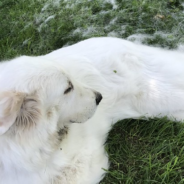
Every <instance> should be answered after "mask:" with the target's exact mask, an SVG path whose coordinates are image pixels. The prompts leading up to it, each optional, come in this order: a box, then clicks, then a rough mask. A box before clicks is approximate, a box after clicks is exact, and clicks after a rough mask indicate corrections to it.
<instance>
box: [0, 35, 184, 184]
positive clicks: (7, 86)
mask: <svg viewBox="0 0 184 184" xmlns="http://www.w3.org/2000/svg"><path fill="white" fill-rule="evenodd" d="M0 71H1V72H0V86H1V93H0V133H1V136H0V147H1V149H0V184H25V183H26V184H96V183H98V182H99V181H100V180H101V179H102V177H103V174H104V173H105V172H104V170H103V168H105V169H107V168H108V159H107V156H106V153H105V151H104V147H103V144H104V141H105V139H106V136H107V133H108V131H109V130H110V128H111V125H112V124H113V123H115V122H116V121H117V120H120V119H125V118H141V117H143V116H145V117H154V116H157V117H161V116H169V117H170V118H174V119H176V120H182V119H184V113H183V111H184V84H183V80H184V74H183V71H184V55H183V54H182V53H179V52H177V51H165V50H163V49H156V48H151V47H147V46H141V45H136V44H133V43H131V42H128V41H125V40H121V39H117V38H93V39H89V40H86V41H83V42H80V43H78V44H75V45H73V46H69V47H66V48H62V49H59V50H57V51H54V52H52V53H50V54H48V55H45V56H39V57H25V56H24V57H19V58H17V59H15V60H13V61H10V62H4V63H2V64H0ZM95 91H98V92H100V93H101V94H102V96H103V100H102V101H101V103H100V105H99V107H98V108H97V110H96V104H98V103H99V102H100V100H101V95H100V94H99V93H96V92H95ZM95 110H96V112H95ZM94 112H95V114H94ZM93 114H94V115H93ZM89 118H90V119H89ZM88 119H89V120H88ZM84 121H86V122H85V123H82V124H78V122H84ZM74 122H76V123H74ZM72 123H73V124H72Z"/></svg>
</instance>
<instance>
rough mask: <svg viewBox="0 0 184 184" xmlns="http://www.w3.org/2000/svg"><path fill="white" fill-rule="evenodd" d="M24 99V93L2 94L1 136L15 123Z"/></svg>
mask: <svg viewBox="0 0 184 184" xmlns="http://www.w3.org/2000/svg"><path fill="white" fill-rule="evenodd" d="M24 98H25V94H24V93H19V92H0V135H2V134H4V133H5V132H6V131H7V130H8V129H9V128H10V127H11V126H12V125H13V123H14V122H15V120H16V118H17V115H18V113H19V111H20V108H21V105H22V103H23V100H24Z"/></svg>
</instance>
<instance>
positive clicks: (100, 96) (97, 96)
mask: <svg viewBox="0 0 184 184" xmlns="http://www.w3.org/2000/svg"><path fill="white" fill-rule="evenodd" d="M95 95H96V105H98V104H99V103H100V101H101V100H102V95H101V94H100V93H98V92H96V93H95Z"/></svg>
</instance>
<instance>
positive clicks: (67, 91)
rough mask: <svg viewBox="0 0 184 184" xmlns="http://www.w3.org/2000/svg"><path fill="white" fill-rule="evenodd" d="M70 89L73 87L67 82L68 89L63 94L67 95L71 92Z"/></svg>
mask: <svg viewBox="0 0 184 184" xmlns="http://www.w3.org/2000/svg"><path fill="white" fill-rule="evenodd" d="M72 89H73V85H72V83H71V82H69V86H68V88H67V89H66V90H65V91H64V94H67V93H69V92H71V91H72Z"/></svg>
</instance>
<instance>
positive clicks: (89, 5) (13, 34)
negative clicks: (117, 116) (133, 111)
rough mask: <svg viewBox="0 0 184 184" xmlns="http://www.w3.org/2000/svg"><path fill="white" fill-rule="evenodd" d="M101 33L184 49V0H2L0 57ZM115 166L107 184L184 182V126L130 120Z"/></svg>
mask: <svg viewBox="0 0 184 184" xmlns="http://www.w3.org/2000/svg"><path fill="white" fill-rule="evenodd" d="M97 36H111V37H120V38H125V39H128V40H131V41H134V42H141V43H144V44H147V45H153V46H156V47H164V48H167V49H178V50H180V51H181V52H184V1H180V0H68V1H67V0H1V1H0V61H2V60H6V59H10V58H13V57H15V56H19V55H41V54H46V53H48V52H51V51H52V50H55V49H57V48H61V47H65V46H67V45H71V44H73V43H76V42H78V41H80V40H84V39H87V38H90V37H97ZM106 150H107V152H108V154H109V158H110V161H111V167H110V169H109V171H107V174H106V177H105V178H104V180H103V181H102V182H101V184H125V183H126V184H156V183H159V184H160V183H161V184H182V183H184V124H182V123H175V122H171V121H169V120H167V118H162V119H150V120H131V119H128V120H124V121H120V122H118V123H117V124H116V125H115V126H114V127H113V129H112V131H111V132H110V133H109V137H108V140H107V142H106Z"/></svg>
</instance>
